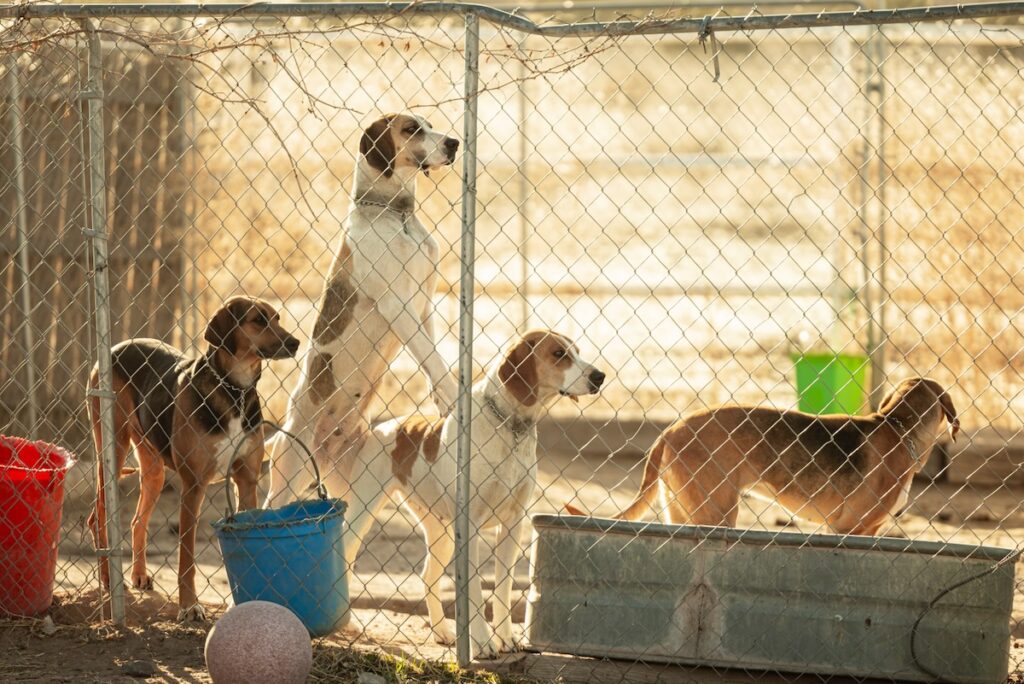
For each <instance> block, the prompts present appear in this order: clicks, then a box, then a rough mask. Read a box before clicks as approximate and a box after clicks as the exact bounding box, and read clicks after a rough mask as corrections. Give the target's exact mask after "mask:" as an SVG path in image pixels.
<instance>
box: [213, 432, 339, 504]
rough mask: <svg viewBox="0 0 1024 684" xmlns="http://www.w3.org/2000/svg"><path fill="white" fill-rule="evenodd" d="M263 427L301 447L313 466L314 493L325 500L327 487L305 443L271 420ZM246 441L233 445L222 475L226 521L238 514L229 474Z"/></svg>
mask: <svg viewBox="0 0 1024 684" xmlns="http://www.w3.org/2000/svg"><path fill="white" fill-rule="evenodd" d="M263 425H269V426H270V427H272V428H274V429H275V430H277V431H278V432H280V433H281V434H283V435H285V436H286V437H289V438H291V439H292V440H294V441H295V443H296V444H298V445H299V446H300V447H302V450H303V451H305V452H306V455H307V456H309V462H310V463H312V464H313V474H314V475H315V476H316V493H317V496H319V497H320V499H321V500H326V499H327V487H325V486H324V481H323V479H321V477H320V466H318V465H317V464H316V459H315V458H313V452H312V451H310V450H309V447H307V446H306V444H305V442H303V441H302V440H301V439H299V438H298V437H296V436H295V435H293V434H292V433H290V432H288V431H287V430H285V429H284V428H283V427H281V426H280V425H278V424H277V423H275V422H274V421H272V420H265V419H264V420H263V421H261V422H260V426H261V427H262V426H263ZM246 441H247V440H244V439H243V440H240V441H239V442H238V444H236V445H235V451H234V453H232V454H231V461H230V462H229V464H228V469H229V472H227V473H225V475H224V492H225V493H226V494H227V509H226V510H225V511H224V517H225V518H227V519H228V520H230V519H232V518H234V517H235V514H236V513H237V512H238V511H237V509H236V506H235V505H234V503H232V500H231V473H230V468H231V467H232V466H233V465H234V464H235V461H236V460H237V459H238V450H239V449H241V448H242V445H243V444H245V443H246ZM270 467H271V468H273V467H274V466H273V464H271V466H270Z"/></svg>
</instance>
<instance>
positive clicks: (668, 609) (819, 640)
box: [526, 515, 1020, 683]
mask: <svg viewBox="0 0 1024 684" xmlns="http://www.w3.org/2000/svg"><path fill="white" fill-rule="evenodd" d="M533 526H534V539H533V550H532V554H531V559H530V576H531V581H532V582H531V589H530V595H529V600H528V604H527V613H526V622H527V637H528V639H529V642H530V646H531V648H532V649H533V650H538V651H547V652H556V653H569V654H573V655H584V656H598V657H613V658H625V659H630V660H634V659H639V660H648V661H654V662H674V663H690V664H699V665H714V666H725V667H742V668H753V669H763V670H772V671H781V672H807V673H818V674H845V675H853V676H863V677H883V678H892V679H907V680H918V681H932V679H933V678H932V677H931V676H930V675H928V674H926V673H925V672H924V671H922V670H921V669H920V668H919V667H918V666H917V665H915V663H914V658H913V657H912V655H911V646H910V639H911V628H912V627H913V625H914V622H915V621H916V620H917V618H918V616H919V615H920V614H921V612H922V611H923V610H925V609H926V608H927V607H928V604H929V602H931V601H932V599H934V598H935V597H936V596H937V595H938V594H939V593H940V592H941V591H942V590H943V589H945V588H947V587H949V586H950V585H952V584H955V583H956V582H959V581H961V580H964V579H967V578H968V577H971V576H972V575H975V574H978V573H981V572H983V571H985V570H986V569H990V568H992V567H993V566H994V565H995V564H996V563H997V562H999V561H1001V560H1004V559H1005V560H1006V562H1005V563H1003V564H1002V565H1001V566H1000V567H998V568H997V569H996V570H995V571H994V572H991V573H989V574H987V575H985V576H983V577H981V578H979V579H977V580H975V581H972V582H970V583H968V584H966V585H964V586H963V587H961V588H959V589H956V590H955V591H952V592H950V593H949V594H947V595H946V596H944V597H943V598H942V599H941V601H939V602H938V604H937V605H936V606H935V607H934V608H933V609H932V610H931V611H930V612H928V614H927V615H926V616H925V617H924V619H923V620H922V621H921V624H920V626H919V627H918V631H917V637H916V651H917V655H918V658H919V661H920V662H921V663H922V664H923V665H924V666H925V667H926V668H928V669H930V670H932V671H934V672H937V673H939V674H941V675H942V676H943V678H944V679H945V680H948V681H955V682H978V683H987V682H993V683H994V682H1005V681H1006V675H1007V659H1008V649H1009V641H1010V628H1009V624H1010V612H1011V607H1012V603H1013V597H1012V593H1013V577H1014V562H1016V559H1017V557H1018V556H1019V554H1020V552H1019V551H1009V550H1006V549H999V548H993V547H984V546H966V545H962V544H944V543H940V542H927V541H910V540H906V539H893V538H885V537H855V536H845V537H843V536H834V535H806V534H795V533H790V532H764V531H752V530H739V529H733V528H723V527H696V526H689V525H662V524H656V523H631V522H625V521H612V520H602V519H594V518H581V517H575V516H552V515H538V516H534V518H533Z"/></svg>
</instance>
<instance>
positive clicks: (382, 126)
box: [359, 115, 397, 178]
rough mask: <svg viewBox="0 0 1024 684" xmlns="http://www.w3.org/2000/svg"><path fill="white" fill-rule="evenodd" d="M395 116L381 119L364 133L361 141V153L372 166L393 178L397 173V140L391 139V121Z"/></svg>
mask: <svg viewBox="0 0 1024 684" xmlns="http://www.w3.org/2000/svg"><path fill="white" fill-rule="evenodd" d="M392 119H394V116H392V115H388V116H384V117H381V118H379V119H377V120H376V121H374V122H373V123H372V124H370V127H369V128H367V129H366V130H365V131H363V137H362V138H360V139H359V152H360V153H362V155H363V156H364V157H366V161H367V162H369V164H370V166H372V167H373V168H375V169H377V170H378V171H380V172H381V173H383V174H384V177H385V178H391V174H393V173H394V172H395V155H396V154H397V151H396V150H395V140H394V138H392V137H391V121H392Z"/></svg>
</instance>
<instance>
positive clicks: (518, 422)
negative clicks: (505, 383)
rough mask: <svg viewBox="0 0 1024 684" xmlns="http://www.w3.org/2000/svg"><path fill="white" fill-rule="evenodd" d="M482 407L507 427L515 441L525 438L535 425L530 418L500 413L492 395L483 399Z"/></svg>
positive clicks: (535, 422)
mask: <svg viewBox="0 0 1024 684" xmlns="http://www.w3.org/2000/svg"><path fill="white" fill-rule="evenodd" d="M484 407H485V408H487V410H488V411H490V412H491V413H493V414H494V417H495V418H497V419H498V421H499V422H501V424H502V425H503V426H505V427H507V428H508V429H509V430H510V431H511V432H512V436H513V437H515V438H516V439H517V440H519V439H522V438H523V437H525V436H526V433H527V432H529V431H530V429H531V428H532V427H533V426H535V425H536V424H537V421H535V420H533V419H532V418H522V417H520V416H516V415H513V414H510V413H506V412H505V411H502V410H501V409H500V408H499V407H498V402H497V400H496V399H495V398H494V396H493V395H491V396H485V397H484Z"/></svg>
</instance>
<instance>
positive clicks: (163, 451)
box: [88, 297, 299, 620]
mask: <svg viewBox="0 0 1024 684" xmlns="http://www.w3.org/2000/svg"><path fill="white" fill-rule="evenodd" d="M205 339H206V341H207V342H209V344H210V347H209V350H208V351H207V352H206V354H204V355H203V356H200V357H199V358H191V357H189V356H187V355H186V354H184V353H183V352H181V351H179V350H178V349H175V348H174V347H171V346H169V345H167V344H164V343H163V342H159V341H157V340H150V339H132V340H128V341H126V342H122V343H120V344H118V345H116V346H115V347H114V348H113V350H112V351H113V376H114V377H113V380H114V394H115V402H114V444H115V449H116V453H117V467H118V469H117V472H118V473H120V474H121V475H127V474H130V473H132V472H134V470H133V469H125V467H124V463H125V458H126V457H127V455H128V449H129V447H131V446H134V447H135V455H136V458H137V459H138V462H139V478H140V495H139V504H138V508H137V509H136V512H135V517H134V518H133V519H132V572H131V577H132V586H134V587H135V588H137V589H150V588H152V579H151V578H150V576H149V573H148V572H147V569H146V534H147V528H148V525H149V519H150V516H151V515H152V514H153V509H154V508H155V507H156V503H157V499H158V498H159V496H160V492H161V490H162V489H163V485H164V468H165V467H167V468H170V469H172V470H174V471H175V472H176V473H177V474H178V475H179V477H180V478H181V485H182V486H181V510H180V526H179V532H178V534H179V541H180V549H179V560H178V605H179V606H180V611H179V613H178V619H179V620H202V619H203V618H204V617H205V615H204V611H203V608H202V606H201V605H200V604H199V602H198V597H197V595H196V589H195V541H196V525H197V522H198V519H199V512H200V508H201V506H202V503H203V498H204V496H205V494H206V488H207V486H208V485H209V484H210V483H211V482H214V481H216V480H218V479H221V478H223V477H226V476H228V475H229V474H230V476H231V477H232V479H233V480H234V482H235V484H236V486H237V487H238V501H239V507H240V508H254V507H255V506H256V505H257V500H256V497H257V493H256V487H257V482H258V479H259V473H260V465H261V462H262V460H263V425H262V422H263V415H262V413H261V408H260V400H259V396H258V395H257V392H256V381H257V380H259V377H260V371H261V369H262V364H263V361H264V360H267V359H284V358H291V357H294V356H295V353H296V352H297V351H298V348H299V340H298V339H296V338H295V337H293V336H292V335H290V334H289V333H288V332H286V331H285V330H284V329H283V328H282V327H281V322H280V316H279V315H278V313H277V312H276V311H275V310H274V309H273V308H272V307H271V306H270V305H269V304H267V303H266V302H264V301H261V300H258V299H253V298H250V297H232V298H231V299H229V300H228V301H227V302H225V304H224V306H223V307H222V308H221V309H220V310H219V311H217V313H216V314H215V315H214V317H213V318H212V319H211V320H210V323H209V325H208V326H207V328H206V334H205ZM89 383H90V386H91V387H92V388H93V389H95V388H97V387H98V385H99V371H98V369H97V368H94V369H93V371H92V374H91V376H90V379H89ZM88 404H89V414H90V418H91V421H92V431H93V439H94V440H95V443H96V452H97V453H100V448H101V447H100V445H101V443H102V442H101V426H100V417H99V399H98V398H96V397H93V398H92V399H91V400H90V401H89V402H88ZM236 449H237V453H238V458H237V459H236V460H235V461H234V462H233V463H230V462H229V461H231V458H232V455H233V454H235V453H236ZM97 462H100V461H99V459H97ZM229 471H230V472H229ZM98 472H99V476H98V478H97V493H96V509H95V510H94V511H93V513H92V514H91V515H90V516H89V528H90V530H91V531H92V534H93V541H94V542H95V544H96V547H97V548H106V547H107V530H106V511H105V498H104V494H103V470H102V468H98ZM100 574H101V577H102V580H103V584H104V586H108V584H109V580H110V570H109V566H108V565H107V562H106V559H103V560H101V564H100Z"/></svg>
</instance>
